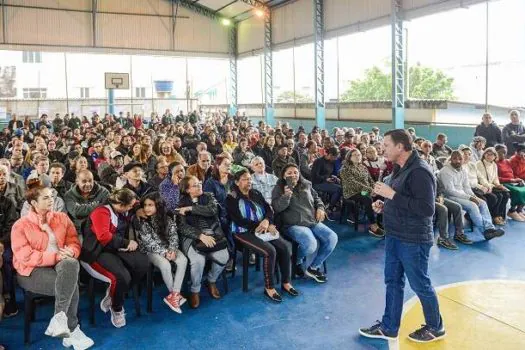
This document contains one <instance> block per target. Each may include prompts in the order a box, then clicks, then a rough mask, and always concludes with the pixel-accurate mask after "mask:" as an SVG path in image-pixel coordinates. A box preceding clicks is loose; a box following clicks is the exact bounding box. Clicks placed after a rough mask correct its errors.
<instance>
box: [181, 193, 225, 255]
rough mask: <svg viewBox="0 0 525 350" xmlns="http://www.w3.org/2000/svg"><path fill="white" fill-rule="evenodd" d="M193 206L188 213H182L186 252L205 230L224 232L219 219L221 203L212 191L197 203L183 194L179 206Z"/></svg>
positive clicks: (182, 234)
mask: <svg viewBox="0 0 525 350" xmlns="http://www.w3.org/2000/svg"><path fill="white" fill-rule="evenodd" d="M190 206H191V207H192V209H191V211H190V212H188V213H187V214H186V215H181V220H180V235H181V238H182V250H183V252H184V254H187V253H188V249H189V248H190V246H191V245H192V243H193V242H194V241H195V240H197V239H199V236H200V234H201V233H202V232H203V230H206V229H209V230H213V231H214V232H217V233H220V234H224V232H223V231H222V228H221V223H220V221H219V209H218V207H219V204H218V203H217V201H216V200H215V198H214V197H213V195H212V194H211V193H207V192H205V193H203V194H202V195H201V196H200V197H199V200H198V201H197V203H193V202H192V201H191V198H190V197H189V196H183V197H181V199H180V202H179V208H181V207H190Z"/></svg>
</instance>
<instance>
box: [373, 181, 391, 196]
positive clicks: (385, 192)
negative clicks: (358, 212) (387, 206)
mask: <svg viewBox="0 0 525 350" xmlns="http://www.w3.org/2000/svg"><path fill="white" fill-rule="evenodd" d="M374 192H375V193H376V194H377V195H378V196H381V197H384V198H388V199H392V198H394V196H395V194H396V191H394V189H392V187H390V186H388V185H386V184H384V183H382V182H376V184H375V185H374Z"/></svg>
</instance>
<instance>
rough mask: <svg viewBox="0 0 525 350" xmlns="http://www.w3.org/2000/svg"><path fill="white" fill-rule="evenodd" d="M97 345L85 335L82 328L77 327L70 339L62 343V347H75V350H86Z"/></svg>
mask: <svg viewBox="0 0 525 350" xmlns="http://www.w3.org/2000/svg"><path fill="white" fill-rule="evenodd" d="M94 344H95V342H94V341H93V340H92V339H91V338H89V337H88V336H87V335H85V334H84V332H82V331H81V330H80V326H77V328H75V330H74V331H73V332H71V336H70V337H69V338H65V339H64V340H63V341H62V345H63V346H64V347H66V348H69V347H71V346H72V347H73V349H74V350H85V349H89V348H90V347H92V346H93V345H94Z"/></svg>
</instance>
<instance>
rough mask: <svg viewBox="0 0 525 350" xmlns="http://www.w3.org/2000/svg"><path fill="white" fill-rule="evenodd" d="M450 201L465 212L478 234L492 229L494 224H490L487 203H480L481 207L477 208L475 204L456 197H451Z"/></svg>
mask: <svg viewBox="0 0 525 350" xmlns="http://www.w3.org/2000/svg"><path fill="white" fill-rule="evenodd" d="M450 199H451V200H453V201H454V202H457V203H459V204H461V206H462V207H463V210H465V211H466V212H467V213H468V215H469V216H470V220H472V224H473V225H474V228H475V229H477V230H479V231H480V233H483V231H485V230H488V229H493V228H494V224H493V223H492V215H490V211H489V207H488V205H487V202H481V205H480V206H478V205H477V204H476V203H474V202H472V201H470V200H468V199H464V198H457V197H451V198H450Z"/></svg>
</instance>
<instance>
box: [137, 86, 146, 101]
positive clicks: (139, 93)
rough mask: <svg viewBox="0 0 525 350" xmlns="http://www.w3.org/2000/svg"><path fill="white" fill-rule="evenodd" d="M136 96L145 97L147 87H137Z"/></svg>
mask: <svg viewBox="0 0 525 350" xmlns="http://www.w3.org/2000/svg"><path fill="white" fill-rule="evenodd" d="M135 97H136V98H145V97H146V88H145V87H136V88H135Z"/></svg>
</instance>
